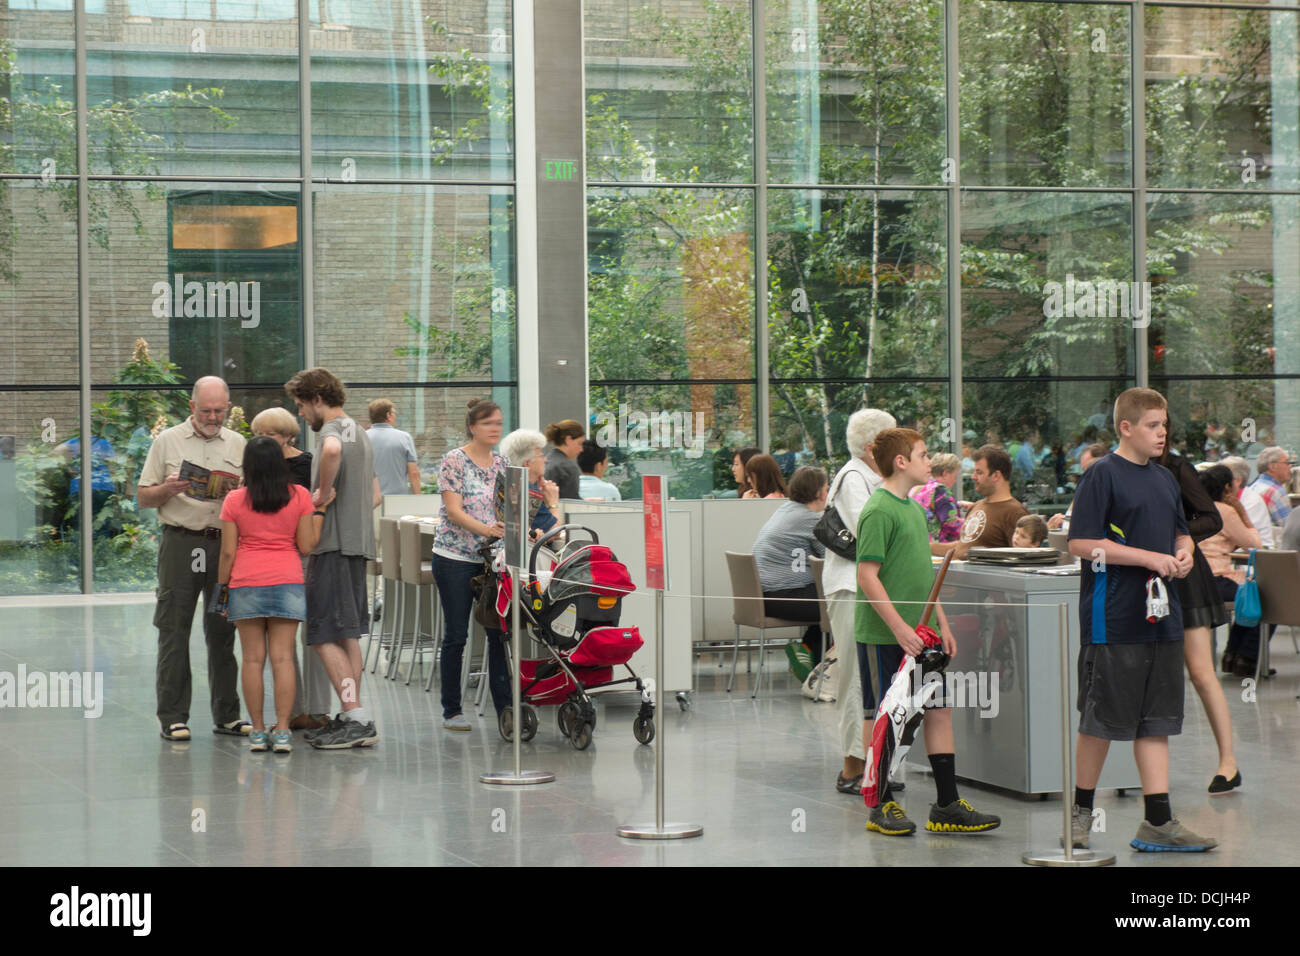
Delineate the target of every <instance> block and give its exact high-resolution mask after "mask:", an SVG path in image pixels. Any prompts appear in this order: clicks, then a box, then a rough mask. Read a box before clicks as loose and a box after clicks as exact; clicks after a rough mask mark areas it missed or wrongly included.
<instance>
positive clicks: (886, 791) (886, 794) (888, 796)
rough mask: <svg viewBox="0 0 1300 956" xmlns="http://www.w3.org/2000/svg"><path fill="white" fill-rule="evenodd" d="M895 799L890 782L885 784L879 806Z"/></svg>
mask: <svg viewBox="0 0 1300 956" xmlns="http://www.w3.org/2000/svg"><path fill="white" fill-rule="evenodd" d="M893 799H894V795H893V794H892V793H891V792H890V786H889V784H885V789H884V790H883V791H881V794H880V803H879V804H878V806H882V807H883V806H884V805H885V804H887V803H888V802H889V801H890V800H893Z"/></svg>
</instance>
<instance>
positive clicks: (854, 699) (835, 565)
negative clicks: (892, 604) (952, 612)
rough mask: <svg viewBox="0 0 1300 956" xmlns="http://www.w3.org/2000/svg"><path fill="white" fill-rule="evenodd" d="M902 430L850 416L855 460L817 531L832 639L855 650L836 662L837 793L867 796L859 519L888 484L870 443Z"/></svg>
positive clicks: (863, 415) (839, 477) (870, 711)
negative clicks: (857, 617)
mask: <svg viewBox="0 0 1300 956" xmlns="http://www.w3.org/2000/svg"><path fill="white" fill-rule="evenodd" d="M897 426H898V422H897V421H895V420H894V416H893V415H890V414H889V413H888V412H883V411H881V410H880V409H878V408H860V409H858V410H857V411H856V412H854V413H853V414H852V415H850V416H849V422H848V426H847V427H846V428H845V436H844V437H845V440H846V441H847V443H848V447H849V455H850V456H851V457H850V458H849V460H848V462H847V463H846V464H845V465H844V467H843V468H841V469H840V470H839V472H838V473H837V474H836V475H835V480H834V481H832V482H831V486H830V491H829V494H828V495H827V501H826V510H825V512H823V515H822V520H821V522H820V523H819V524H818V525H817V528H816V530H815V532H814V533H815V534H816V535H817V538H818V540H820V541H821V542H822V543H823V544H825V545H826V565H825V566H824V567H823V568H822V590H823V591H824V592H825V593H826V610H827V614H828V616H829V617H830V621H831V635H832V636H833V637H834V639H835V643H836V644H837V645H838V646H839V647H840V648H854V649H855V650H854V652H853V653H851V654H846V653H841V654H838V655H837V656H836V659H835V660H836V663H835V706H836V707H837V708H838V710H839V729H840V748H841V753H843V754H844V769H843V770H842V771H840V773H839V774H838V775H837V776H836V778H835V789H836V790H838V791H839V792H840V793H848V794H860V793H861V792H862V790H861V787H862V773H863V771H864V770H865V769H866V746H865V744H864V743H863V738H864V730H865V732H866V736H868V737H869V736H870V734H871V730H870V725H864V723H863V721H864V720H870V719H871V718H872V717H874V716H875V710H876V699H875V694H874V693H873V692H872V690H871V687H872V684H871V675H870V674H867V675H860V674H859V673H858V655H857V651H856V638H855V637H854V636H853V618H854V614H855V613H856V610H857V602H858V551H857V531H858V518H859V517H860V516H861V514H862V509H863V508H865V507H866V505H867V499H868V498H870V497H871V494H872V492H874V491H875V490H876V489H877V488H879V487H880V485H881V482H882V481H884V479H883V478H881V476H880V474H879V473H878V472H877V471H876V463H875V461H873V460H872V457H871V443H872V442H873V441H875V440H876V436H877V435H878V434H880V432H882V431H884V430H885V429H886V428H896V427H897ZM864 706H865V708H866V710H864V709H863V708H864ZM895 789H897V787H895Z"/></svg>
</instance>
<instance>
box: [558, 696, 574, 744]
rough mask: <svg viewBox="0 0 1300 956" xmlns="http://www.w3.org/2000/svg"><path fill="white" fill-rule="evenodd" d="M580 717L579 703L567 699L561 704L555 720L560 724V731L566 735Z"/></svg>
mask: <svg viewBox="0 0 1300 956" xmlns="http://www.w3.org/2000/svg"><path fill="white" fill-rule="evenodd" d="M577 717H578V705H577V704H575V703H574V702H573V701H571V700H566V701H565V702H564V703H563V704H561V705H560V707H559V711H558V712H557V713H556V715H555V722H556V724H558V725H559V728H560V733H561V734H563V735H564V736H565V737H567V736H569V734H570V733H571V732H572V731H573V725H574V723H575V722H576V720H577Z"/></svg>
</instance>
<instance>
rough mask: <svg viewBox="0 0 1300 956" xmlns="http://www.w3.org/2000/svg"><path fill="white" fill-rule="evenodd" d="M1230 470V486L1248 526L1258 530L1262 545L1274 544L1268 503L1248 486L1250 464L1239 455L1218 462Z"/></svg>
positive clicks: (1271, 545)
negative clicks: (1244, 512) (1239, 503)
mask: <svg viewBox="0 0 1300 956" xmlns="http://www.w3.org/2000/svg"><path fill="white" fill-rule="evenodd" d="M1219 464H1220V465H1223V466H1225V467H1226V468H1228V469H1229V470H1230V471H1231V472H1232V488H1233V491H1234V493H1235V494H1236V496H1237V499H1238V500H1239V501H1240V502H1241V506H1242V507H1243V508H1245V509H1246V515H1247V517H1249V518H1250V526H1251V527H1252V528H1254V529H1255V530H1256V531H1258V532H1259V540H1260V541H1261V542H1263V546H1264V547H1266V548H1271V547H1273V545H1274V543H1275V542H1274V538H1273V522H1272V520H1271V519H1270V518H1269V514H1268V504H1267V503H1266V502H1265V501H1264V499H1263V498H1262V497H1261V496H1260V493H1259V492H1258V491H1256V490H1255V489H1254V488H1252V487H1251V486H1250V464H1249V463H1248V462H1247V461H1246V459H1244V458H1242V457H1240V456H1239V455H1232V456H1231V457H1228V458H1225V459H1223V460H1222V461H1221V462H1219Z"/></svg>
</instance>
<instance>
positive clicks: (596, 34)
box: [584, 0, 754, 182]
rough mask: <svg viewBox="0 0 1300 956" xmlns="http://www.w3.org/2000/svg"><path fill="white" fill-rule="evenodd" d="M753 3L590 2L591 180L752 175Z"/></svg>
mask: <svg viewBox="0 0 1300 956" xmlns="http://www.w3.org/2000/svg"><path fill="white" fill-rule="evenodd" d="M749 8H750V4H749V2H748V0H703V2H701V3H700V4H699V5H698V6H697V7H695V8H694V9H693V10H692V11H691V13H692V16H689V17H680V18H679V17H677V16H674V15H673V13H674V11H670V10H669V9H666V8H664V7H662V6H660V5H658V4H656V5H650V4H643V3H639V2H632V0H622V2H617V0H616V2H611V3H607V4H594V3H588V4H585V5H584V24H585V28H584V44H585V57H584V69H585V73H586V84H587V178H588V179H589V180H595V181H599V180H604V181H614V182H656V181H660V182H752V181H753V175H754V174H753V169H754V163H753V148H754V147H753V141H752V138H753V91H752V85H753V57H752V55H751V52H750V49H751V39H750V37H751V35H752V32H753V31H752V27H751V24H750V18H749Z"/></svg>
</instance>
